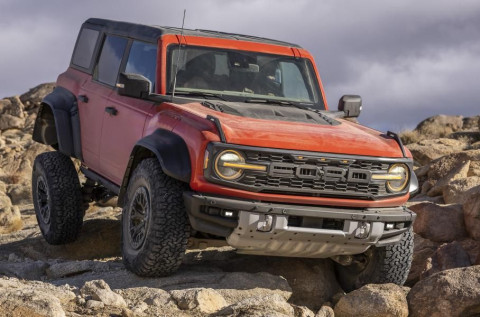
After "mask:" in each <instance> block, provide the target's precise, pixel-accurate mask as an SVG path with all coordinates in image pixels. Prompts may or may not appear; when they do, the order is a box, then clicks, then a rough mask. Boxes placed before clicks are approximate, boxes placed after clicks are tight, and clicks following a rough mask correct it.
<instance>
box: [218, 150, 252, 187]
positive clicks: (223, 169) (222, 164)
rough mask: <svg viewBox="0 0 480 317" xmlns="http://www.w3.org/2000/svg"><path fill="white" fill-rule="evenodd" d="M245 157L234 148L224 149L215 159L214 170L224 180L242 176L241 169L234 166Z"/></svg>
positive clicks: (243, 161) (241, 162) (240, 162)
mask: <svg viewBox="0 0 480 317" xmlns="http://www.w3.org/2000/svg"><path fill="white" fill-rule="evenodd" d="M243 163H245V159H244V158H243V156H242V154H240V153H239V152H237V151H234V150H225V151H223V152H221V153H220V154H218V155H217V158H216V159H215V172H216V173H217V175H218V176H219V177H221V178H223V179H226V180H234V179H237V178H239V177H240V176H242V173H243V169H241V168H236V167H234V165H235V164H243ZM229 165H230V166H229Z"/></svg>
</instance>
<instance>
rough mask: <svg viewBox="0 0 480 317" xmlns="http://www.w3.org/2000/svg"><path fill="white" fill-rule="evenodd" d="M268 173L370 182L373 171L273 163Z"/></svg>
mask: <svg viewBox="0 0 480 317" xmlns="http://www.w3.org/2000/svg"><path fill="white" fill-rule="evenodd" d="M268 175H269V176H273V177H297V178H300V179H313V180H324V181H334V182H335V181H340V182H353V183H369V182H370V179H371V176H372V173H371V172H370V171H367V170H363V169H355V168H347V167H334V166H315V165H306V164H305V165H297V164H291V163H271V164H270V168H269V170H268Z"/></svg>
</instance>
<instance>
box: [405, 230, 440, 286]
mask: <svg viewBox="0 0 480 317" xmlns="http://www.w3.org/2000/svg"><path fill="white" fill-rule="evenodd" d="M413 245H414V249H413V260H412V266H411V268H410V273H409V274H408V278H407V281H406V284H407V285H413V284H415V283H416V282H418V280H419V279H420V276H422V274H424V272H425V271H426V270H428V264H427V263H428V262H427V261H428V260H429V259H430V261H431V257H432V256H433V255H434V254H435V251H436V250H437V248H438V245H439V244H438V243H437V242H434V241H430V240H428V239H424V238H422V236H420V235H418V234H416V233H415V234H414V238H413Z"/></svg>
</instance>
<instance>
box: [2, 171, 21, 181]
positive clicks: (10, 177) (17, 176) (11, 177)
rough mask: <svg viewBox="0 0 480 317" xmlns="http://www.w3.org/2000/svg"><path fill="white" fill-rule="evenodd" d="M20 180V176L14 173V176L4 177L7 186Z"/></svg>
mask: <svg viewBox="0 0 480 317" xmlns="http://www.w3.org/2000/svg"><path fill="white" fill-rule="evenodd" d="M21 180H22V176H21V175H19V174H17V173H14V174H7V175H5V177H4V182H5V183H7V184H18V183H20V181H21Z"/></svg>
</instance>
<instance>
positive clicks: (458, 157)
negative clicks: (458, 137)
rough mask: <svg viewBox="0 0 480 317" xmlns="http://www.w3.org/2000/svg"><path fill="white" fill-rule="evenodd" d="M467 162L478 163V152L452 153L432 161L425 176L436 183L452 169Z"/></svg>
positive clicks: (479, 154) (479, 152)
mask: <svg viewBox="0 0 480 317" xmlns="http://www.w3.org/2000/svg"><path fill="white" fill-rule="evenodd" d="M467 161H470V162H473V161H480V150H467V151H463V152H459V153H452V154H449V155H445V156H442V157H440V158H438V159H436V160H433V161H432V162H431V163H430V165H429V168H428V173H427V176H428V178H429V179H432V180H435V181H437V180H439V179H441V178H443V177H445V176H447V175H448V174H449V173H451V171H452V170H453V169H455V168H457V167H458V165H459V163H464V162H467ZM467 176H468V175H465V176H464V177H467Z"/></svg>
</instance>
